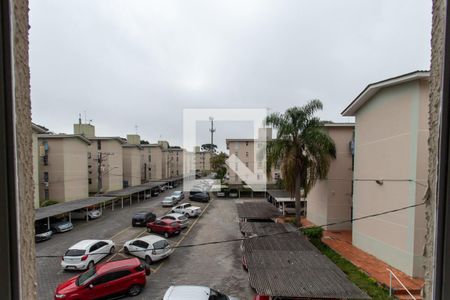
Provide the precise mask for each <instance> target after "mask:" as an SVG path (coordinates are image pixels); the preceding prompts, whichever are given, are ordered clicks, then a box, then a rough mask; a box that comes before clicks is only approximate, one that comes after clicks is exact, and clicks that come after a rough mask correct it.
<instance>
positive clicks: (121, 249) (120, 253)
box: [106, 226, 147, 262]
mask: <svg viewBox="0 0 450 300" xmlns="http://www.w3.org/2000/svg"><path fill="white" fill-rule="evenodd" d="M128 228H131V226H129V227H128ZM128 228H126V229H128ZM124 231H125V230H122V231H121V232H120V233H123V232H124ZM146 231H147V229H145V230H143V231H141V232H139V234H138V235H136V236H135V237H134V238H132V240H134V239H137V238H138V237H140V236H141V235H142V234H143V233H145V232H146ZM116 236H117V234H116ZM122 251H123V246H122V248H120V250H119V251H118V252H116V253H114V255H112V256H111V257H110V258H108V260H107V261H106V262H110V261H111V260H112V259H113V258H115V257H116V256H117V255H120V256H122V257H125V258H127V257H126V256H124V255H123V254H122Z"/></svg>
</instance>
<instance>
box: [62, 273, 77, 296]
mask: <svg viewBox="0 0 450 300" xmlns="http://www.w3.org/2000/svg"><path fill="white" fill-rule="evenodd" d="M77 278H78V276H75V277H72V278H70V279H69V280H67V281H66V282H63V283H61V284H60V285H58V287H57V288H56V293H57V294H69V293H72V292H74V291H76V290H77V289H79V287H78V286H77V285H76V283H75V282H76V281H77Z"/></svg>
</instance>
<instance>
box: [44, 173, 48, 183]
mask: <svg viewBox="0 0 450 300" xmlns="http://www.w3.org/2000/svg"><path fill="white" fill-rule="evenodd" d="M44 182H47V183H48V172H44Z"/></svg>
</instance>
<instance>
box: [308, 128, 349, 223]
mask: <svg viewBox="0 0 450 300" xmlns="http://www.w3.org/2000/svg"><path fill="white" fill-rule="evenodd" d="M353 130H354V126H347V127H343V126H335V127H333V126H328V127H326V131H327V132H328V134H329V136H330V137H331V138H332V139H333V141H334V143H335V145H336V159H335V160H333V161H332V162H331V164H330V170H329V172H328V175H327V179H325V180H318V181H317V182H316V184H315V186H314V187H313V188H312V189H311V191H310V192H309V194H308V197H307V201H308V209H307V218H308V220H310V221H311V222H313V223H314V224H316V225H322V224H328V223H333V222H339V221H344V220H349V219H350V218H351V209H352V179H353V171H352V154H351V151H350V149H349V143H350V142H351V141H352V139H353ZM351 228H352V225H351V223H344V224H339V225H334V226H331V227H328V228H326V229H328V230H350V229H351Z"/></svg>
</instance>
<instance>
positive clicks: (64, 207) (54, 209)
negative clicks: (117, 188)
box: [34, 196, 116, 221]
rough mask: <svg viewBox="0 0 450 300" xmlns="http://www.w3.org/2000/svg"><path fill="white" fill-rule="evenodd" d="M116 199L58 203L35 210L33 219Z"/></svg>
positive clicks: (89, 199) (104, 198)
mask: <svg viewBox="0 0 450 300" xmlns="http://www.w3.org/2000/svg"><path fill="white" fill-rule="evenodd" d="M115 198H116V197H102V196H98V197H89V198H85V199H78V200H73V201H68V202H64V203H58V204H54V205H50V206H45V207H41V208H38V209H36V210H35V217H34V219H35V220H36V221H37V220H41V219H45V218H48V217H52V216H56V215H59V214H63V213H68V212H71V211H74V210H77V209H81V208H85V207H88V206H91V205H96V204H99V203H103V202H107V201H110V200H113V199H115Z"/></svg>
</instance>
